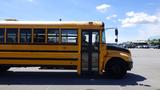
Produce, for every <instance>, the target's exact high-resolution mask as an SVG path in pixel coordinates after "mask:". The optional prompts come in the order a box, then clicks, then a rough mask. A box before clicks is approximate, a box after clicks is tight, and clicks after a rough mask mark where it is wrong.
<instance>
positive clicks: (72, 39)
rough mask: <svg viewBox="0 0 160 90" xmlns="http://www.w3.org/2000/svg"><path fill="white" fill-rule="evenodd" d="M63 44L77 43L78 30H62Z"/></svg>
mask: <svg viewBox="0 0 160 90" xmlns="http://www.w3.org/2000/svg"><path fill="white" fill-rule="evenodd" d="M62 43H77V30H75V29H69V30H68V29H62Z"/></svg>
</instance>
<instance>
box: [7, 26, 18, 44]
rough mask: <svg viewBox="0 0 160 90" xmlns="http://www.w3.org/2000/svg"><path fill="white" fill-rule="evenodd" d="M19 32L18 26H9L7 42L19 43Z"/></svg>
mask: <svg viewBox="0 0 160 90" xmlns="http://www.w3.org/2000/svg"><path fill="white" fill-rule="evenodd" d="M17 33H18V29H17V28H7V29H6V34H7V38H6V42H7V43H17V41H18V40H17Z"/></svg>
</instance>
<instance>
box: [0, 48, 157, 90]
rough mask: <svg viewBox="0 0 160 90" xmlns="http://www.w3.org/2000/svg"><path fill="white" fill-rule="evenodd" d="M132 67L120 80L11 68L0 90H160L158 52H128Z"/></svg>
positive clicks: (69, 72) (149, 50)
mask: <svg viewBox="0 0 160 90" xmlns="http://www.w3.org/2000/svg"><path fill="white" fill-rule="evenodd" d="M131 52H132V58H133V61H134V67H133V69H132V71H129V72H128V74H127V75H126V77H125V78H124V79H118V80H114V79H106V78H103V77H96V78H85V77H83V78H82V77H79V76H78V75H77V74H76V72H75V71H70V70H68V71H63V70H58V71H54V70H41V71H40V70H38V68H11V69H10V70H9V71H8V72H7V73H3V74H1V75H0V90H136V89H137V90H160V49H159V50H158V49H132V50H131Z"/></svg>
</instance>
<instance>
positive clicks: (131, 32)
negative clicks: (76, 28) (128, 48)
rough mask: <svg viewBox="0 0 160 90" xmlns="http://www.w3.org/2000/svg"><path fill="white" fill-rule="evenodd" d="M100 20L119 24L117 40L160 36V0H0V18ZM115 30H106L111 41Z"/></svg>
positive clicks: (108, 40)
mask: <svg viewBox="0 0 160 90" xmlns="http://www.w3.org/2000/svg"><path fill="white" fill-rule="evenodd" d="M6 18H15V19H18V20H22V21H58V20H59V19H62V20H63V21H103V22H104V23H105V28H111V27H113V28H118V30H119V42H126V41H134V40H147V39H148V38H150V37H153V36H160V0H0V20H4V19H6ZM114 39H115V36H114V30H109V29H107V30H106V40H107V42H114Z"/></svg>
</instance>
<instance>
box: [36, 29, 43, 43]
mask: <svg viewBox="0 0 160 90" xmlns="http://www.w3.org/2000/svg"><path fill="white" fill-rule="evenodd" d="M34 43H45V29H34Z"/></svg>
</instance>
